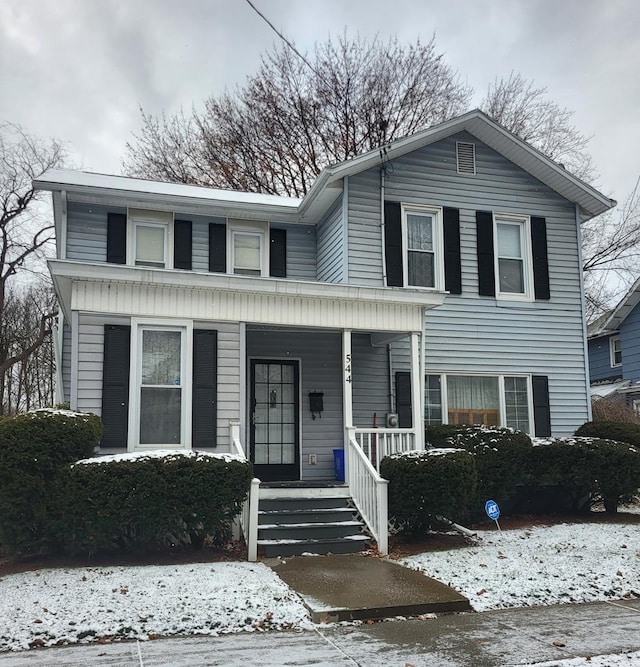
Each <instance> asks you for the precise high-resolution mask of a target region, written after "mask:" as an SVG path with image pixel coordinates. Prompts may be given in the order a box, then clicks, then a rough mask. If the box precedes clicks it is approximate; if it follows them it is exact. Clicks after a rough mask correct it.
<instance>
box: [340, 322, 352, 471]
mask: <svg viewBox="0 0 640 667" xmlns="http://www.w3.org/2000/svg"><path fill="white" fill-rule="evenodd" d="M352 370H353V369H352V363H351V331H350V330H348V329H344V330H343V331H342V371H343V375H342V378H343V380H342V415H343V419H344V438H345V441H344V454H345V456H344V479H345V482H346V483H347V484H349V462H348V459H349V457H348V456H347V453H348V451H349V442H348V438H349V433H350V431H349V429H352V428H353V373H352Z"/></svg>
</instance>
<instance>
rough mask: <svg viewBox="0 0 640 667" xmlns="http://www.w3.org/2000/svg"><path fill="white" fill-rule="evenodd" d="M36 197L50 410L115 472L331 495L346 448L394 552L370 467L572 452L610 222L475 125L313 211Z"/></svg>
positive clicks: (584, 403)
mask: <svg viewBox="0 0 640 667" xmlns="http://www.w3.org/2000/svg"><path fill="white" fill-rule="evenodd" d="M35 185H36V187H37V188H39V189H42V190H50V191H51V192H52V193H53V208H54V216H55V227H56V238H57V257H56V259H54V260H51V261H50V262H49V267H50V271H51V275H52V277H53V281H54V285H55V289H56V292H57V295H58V298H59V301H60V304H61V311H62V314H63V319H64V323H63V326H62V327H61V331H62V332H63V335H62V336H61V340H60V345H59V355H60V358H61V363H60V364H59V367H60V386H61V387H63V393H64V400H66V401H68V402H69V403H70V405H71V407H72V408H73V409H77V410H82V411H88V412H94V413H96V414H98V415H100V416H101V417H102V420H103V422H104V426H105V435H104V439H103V441H102V450H103V451H104V452H113V451H125V450H128V451H132V452H136V451H144V450H149V449H158V448H172V449H175V448H186V449H190V448H198V449H215V451H221V452H224V451H240V452H242V453H244V452H246V455H247V457H248V458H250V459H251V461H252V462H253V464H254V467H255V475H256V477H257V478H259V479H260V480H262V481H263V482H265V481H266V482H269V481H273V482H284V481H286V480H289V481H298V482H310V481H315V482H323V481H329V480H333V479H334V452H333V450H334V449H336V448H343V447H344V448H345V451H346V453H347V456H346V468H347V486H348V488H349V492H350V495H351V497H353V498H354V500H355V503H356V505H357V506H358V508H359V509H360V511H361V513H362V514H363V516H364V517H365V520H366V521H367V523H368V524H369V526H370V528H371V527H372V526H373V528H372V531H373V532H374V535H376V531H377V533H378V534H377V535H376V537H377V538H378V540H379V543H380V544H386V542H385V541H386V521H384V520H383V519H381V520H380V522H378V524H376V520H374V519H372V518H371V515H372V514H375V513H376V512H379V513H380V512H383V511H386V510H384V507H383V504H384V502H383V501H384V498H383V496H384V495H385V493H386V489H385V488H384V486H383V484H382V481H381V480H380V479H379V476H378V475H377V472H376V470H375V464H376V461H377V460H378V459H379V457H380V456H381V455H382V454H384V453H385V452H387V451H393V450H398V449H413V448H421V447H424V444H425V443H424V425H425V424H437V423H447V422H448V423H483V424H490V425H502V426H508V427H513V428H517V429H522V430H524V431H526V432H528V433H530V434H532V435H557V436H563V435H569V434H571V433H573V431H574V430H575V428H576V427H577V426H579V425H580V424H582V423H583V422H585V421H587V419H588V418H589V414H590V406H589V398H588V388H589V378H588V368H587V349H586V333H585V331H586V329H585V321H584V316H583V303H582V277H581V271H580V240H579V238H580V233H579V227H580V223H581V222H582V221H584V220H587V219H589V218H591V217H593V216H595V215H598V214H600V213H602V212H603V211H605V210H607V209H609V208H610V207H611V206H612V205H613V204H614V202H612V201H611V200H610V199H608V198H606V197H605V196H603V195H602V194H601V193H599V192H597V191H596V190H594V189H593V188H592V187H590V186H589V185H587V184H585V183H583V182H581V181H580V180H579V179H577V178H576V177H574V176H572V175H571V174H570V173H568V172H567V171H565V170H564V169H563V168H562V167H561V166H560V165H557V164H555V163H553V162H552V161H550V160H549V159H547V158H546V157H545V156H544V155H542V154H541V153H539V152H538V151H536V150H535V149H533V148H532V147H531V146H529V145H527V144H526V143H524V142H523V141H521V140H519V139H518V138H517V137H515V136H514V135H512V134H510V133H509V132H507V131H506V130H505V129H503V128H502V127H500V126H499V125H497V124H496V123H494V122H493V121H491V120H490V119H489V118H488V117H487V116H485V115H484V114H483V113H481V112H479V111H473V112H470V113H467V114H465V115H463V116H460V117H458V118H455V119H453V120H450V121H448V122H445V123H442V124H440V125H437V126H435V127H432V128H430V129H428V130H425V131H423V132H420V133H418V134H416V135H414V136H410V137H407V138H404V139H400V140H398V141H394V142H392V143H391V144H389V145H387V146H386V147H384V149H383V150H374V151H371V152H369V153H366V154H364V155H362V156H359V157H357V158H354V159H351V160H348V161H346V162H344V163H341V164H338V165H334V166H332V167H329V168H327V169H325V170H323V171H322V173H321V174H320V175H319V177H318V178H317V180H316V182H315V183H314V184H313V186H312V187H311V189H310V190H309V192H308V194H307V195H306V196H305V197H304V198H302V199H290V198H286V197H277V196H271V195H260V194H252V193H246V192H231V191H223V190H216V189H210V188H203V187H195V186H190V185H178V184H168V183H157V182H152V181H145V180H138V179H132V178H124V177H117V176H105V175H100V174H91V173H85V172H76V171H57V170H56V171H49V172H46V173H45V174H43V175H42V176H41V177H40V178H39V179H37V181H36V183H35ZM369 459H370V460H372V461H373V466H372V465H371V464H370V463H369V461H368V460H369ZM376 476H377V477H376ZM371 480H373V481H371ZM385 497H386V496H385ZM365 506H366V507H365ZM376 508H377V509H376ZM376 526H377V527H376ZM382 526H384V528H383V527H382ZM380 540H382V541H383V542H380ZM382 551H384V547H383V548H382Z"/></svg>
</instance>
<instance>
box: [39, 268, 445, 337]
mask: <svg viewBox="0 0 640 667" xmlns="http://www.w3.org/2000/svg"><path fill="white" fill-rule="evenodd" d="M49 270H50V271H51V276H52V278H53V282H54V286H55V289H56V293H57V296H58V299H59V301H60V303H61V304H62V308H63V310H64V313H65V316H66V317H70V314H71V311H85V312H98V313H109V314H114V315H128V316H132V317H175V318H186V319H194V320H215V321H234V322H251V323H257V324H276V325H289V326H313V327H322V328H338V329H354V330H366V331H371V330H374V331H390V332H395V331H404V332H408V331H416V332H419V331H422V326H423V317H424V315H423V311H424V309H429V308H435V307H436V306H439V305H440V304H441V303H442V302H443V300H444V297H445V296H446V292H441V291H435V290H427V289H422V290H421V289H397V288H388V287H364V286H355V285H342V284H334V283H321V282H303V281H293V280H284V279H277V278H254V277H250V276H238V275H227V274H213V273H195V272H191V271H176V270H170V271H169V270H165V269H152V268H147V267H135V266H122V265H113V266H112V265H108V264H94V263H89V262H79V261H70V260H50V261H49Z"/></svg>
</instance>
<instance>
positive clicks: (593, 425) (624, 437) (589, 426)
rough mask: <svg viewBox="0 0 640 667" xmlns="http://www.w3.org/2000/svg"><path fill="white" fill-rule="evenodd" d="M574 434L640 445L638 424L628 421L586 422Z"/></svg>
mask: <svg viewBox="0 0 640 667" xmlns="http://www.w3.org/2000/svg"><path fill="white" fill-rule="evenodd" d="M576 435H577V436H578V437H583V438H600V439H602V440H617V441H618V442H628V443H629V444H630V445H634V446H636V447H640V425H638V424H631V423H629V422H614V421H594V422H586V423H585V424H583V425H582V426H581V427H580V428H579V429H578V430H577V431H576Z"/></svg>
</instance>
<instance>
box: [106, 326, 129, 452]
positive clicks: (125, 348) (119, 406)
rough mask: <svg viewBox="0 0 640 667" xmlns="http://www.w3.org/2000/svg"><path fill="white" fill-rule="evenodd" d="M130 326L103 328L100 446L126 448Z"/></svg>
mask: <svg viewBox="0 0 640 667" xmlns="http://www.w3.org/2000/svg"><path fill="white" fill-rule="evenodd" d="M130 339H131V327H128V326H116V325H114V324H107V325H105V327H104V362H103V365H102V423H103V424H104V435H103V436H102V442H101V446H102V447H119V448H123V449H126V447H127V435H128V425H129V358H130V349H131V348H130Z"/></svg>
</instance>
